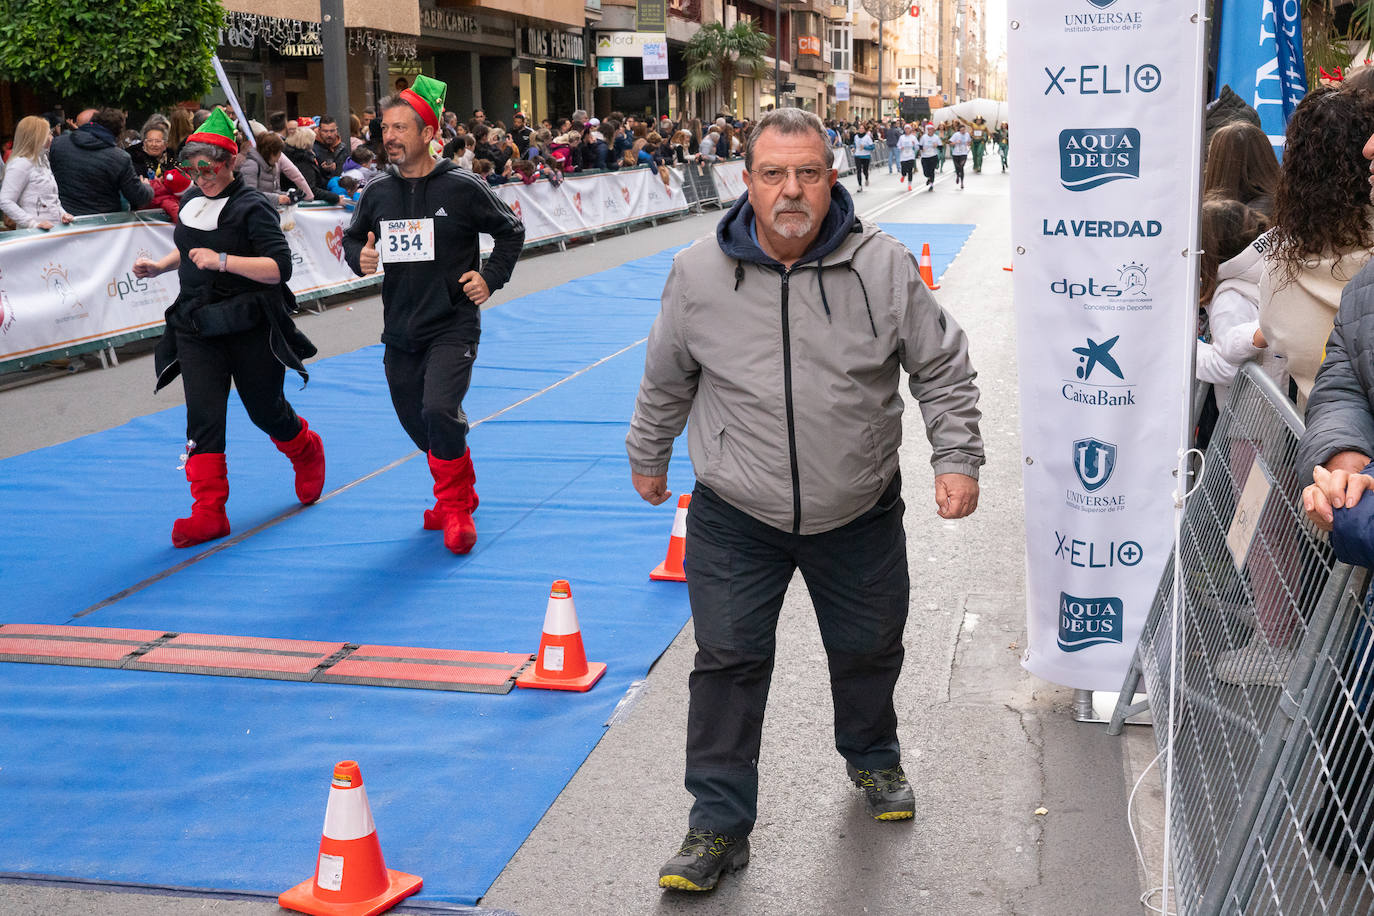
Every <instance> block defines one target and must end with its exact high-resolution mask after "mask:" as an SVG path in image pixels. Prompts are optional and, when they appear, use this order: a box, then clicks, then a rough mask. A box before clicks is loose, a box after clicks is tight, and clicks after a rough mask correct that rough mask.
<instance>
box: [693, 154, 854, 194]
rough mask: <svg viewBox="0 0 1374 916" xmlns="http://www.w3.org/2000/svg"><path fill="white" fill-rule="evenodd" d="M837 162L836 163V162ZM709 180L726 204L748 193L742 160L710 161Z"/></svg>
mask: <svg viewBox="0 0 1374 916" xmlns="http://www.w3.org/2000/svg"><path fill="white" fill-rule="evenodd" d="M837 164H838V163H837ZM711 180H712V181H714V182H715V183H716V190H718V191H720V202H721V203H723V204H728V203H729V202H730V201H732V200H736V199H738V198H741V197H743V196H744V195H745V194H748V193H749V189H748V188H747V187H745V184H744V160H743V159H727V160H723V161H721V162H713V163H711Z"/></svg>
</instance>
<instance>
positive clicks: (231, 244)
mask: <svg viewBox="0 0 1374 916" xmlns="http://www.w3.org/2000/svg"><path fill="white" fill-rule="evenodd" d="M181 156H182V161H181V164H180V168H181V170H182V171H183V172H185V173H186V174H187V175H190V176H192V177H193V178H194V180H195V187H194V188H193V189H192V190H190V191H189V192H187V194H186V196H185V197H184V198H183V199H182V204H181V214H180V221H179V222H178V224H177V227H176V229H175V231H174V232H173V234H172V239H173V241H174V242H175V243H176V248H175V249H174V250H173V251H172V252H171V253H169V254H167V255H166V256H164V257H162V258H160V259H158V260H156V261H153V260H151V259H149V258H139V259H138V260H137V261H135V262H134V266H133V272H134V276H136V277H156V276H157V275H158V274H161V273H165V272H166V271H169V270H173V269H175V270H177V277H178V279H179V280H180V284H181V291H180V293H179V294H178V295H177V298H176V301H174V302H173V303H172V304H171V306H169V307H168V309H167V314H166V318H167V328H166V331H165V332H164V333H163V336H162V340H161V342H159V344H158V347H157V353H156V355H155V358H154V364H155V365H154V368H155V370H156V371H157V388H159V389H160V388H162V387H163V386H165V385H167V384H168V383H169V382H171V381H172V379H174V378H176V376H177V374H178V373H180V375H181V381H182V386H183V388H184V390H185V393H186V440H187V442H186V465H185V467H186V480H187V481H188V482H189V483H190V485H191V496H192V498H193V499H194V500H195V504H194V505H193V506H192V507H191V515H190V516H189V517H187V518H179V519H177V520H176V523H175V524H173V525H172V544H173V545H174V546H176V547H191V546H193V545H195V544H200V543H203V542H205V541H210V540H214V539H215V538H221V537H224V536H225V535H227V534H228V533H229V517H228V515H227V514H225V511H224V504H225V502H226V501H227V500H228V498H229V478H228V469H227V465H226V463H225V458H224V452H225V445H226V440H225V418H226V413H227V410H228V406H229V385H230V382H231V381H232V382H233V385H234V387H235V388H236V389H237V390H238V393H239V398H240V400H242V401H243V407H244V409H245V410H246V411H247V412H248V418H249V419H250V420H252V421H253V424H254V425H255V426H257V427H258V428H259V429H261V430H262V431H263V432H265V433H267V434H268V435H269V436H270V437H271V438H272V442H273V444H275V445H276V446H277V449H278V450H279V451H280V452H281V453H282V454H284V455H286V456H287V457H288V458H289V459H291V466H292V468H293V469H294V471H295V477H296V481H295V482H296V497H297V498H298V499H299V500H300V501H301V502H302V503H305V504H307V505H308V504H310V503H313V502H315V501H316V500H317V499H319V498H320V493H321V492H322V491H323V488H324V445H323V443H321V441H320V437H319V435H318V434H317V433H315V432H314V431H313V430H311V429H310V427H309V426H308V425H307V424H306V422H305V419H304V418H302V417H299V416H297V415H296V412H295V411H294V410H292V409H291V405H290V404H289V403H288V402H287V400H286V396H285V395H284V394H283V393H282V383H283V381H284V380H285V377H286V370H287V369H288V368H290V369H294V370H295V371H296V372H299V373H300V375H301V377H302V378H308V374H307V373H306V371H305V366H304V364H303V363H302V360H303V359H305V358H306V357H309V356H313V355H314V354H315V348H314V346H313V345H312V344H311V343H310V341H309V340H307V339H306V338H305V335H303V334H301V333H300V332H299V331H298V330H296V327H295V325H294V324H292V322H291V318H290V314H289V308H290V306H291V305H293V304H294V301H295V300H294V298H292V297H291V292H290V290H289V289H287V286H286V281H287V280H289V279H291V249H290V247H289V246H288V245H287V243H286V237H285V236H284V235H283V234H282V230H281V222H280V220H279V218H278V216H277V211H276V208H275V206H273V202H272V201H270V200H268V198H267V197H265V196H264V195H263V194H261V193H260V192H259V191H258V190H257V189H256V188H250V187H248V186H247V185H246V184H244V182H243V180H242V179H241V178H239V177H237V176H236V175H235V174H234V167H235V166H236V165H237V164H239V162H240V161H241V157H240V155H239V147H238V145H237V144H236V143H235V142H234V128H233V125H232V124H230V123H229V119H228V118H227V117H226V116H225V115H224V112H223V111H222V110H220V109H216V110H215V112H214V113H213V114H211V116H210V118H209V120H207V121H206V122H205V123H204V124H203V125H202V126H201V128H200V129H199V130H198V131H196V132H195V133H193V134H191V136H190V137H189V138H188V139H187V142H186V145H185V146H184V147H183V148H182V151H181Z"/></svg>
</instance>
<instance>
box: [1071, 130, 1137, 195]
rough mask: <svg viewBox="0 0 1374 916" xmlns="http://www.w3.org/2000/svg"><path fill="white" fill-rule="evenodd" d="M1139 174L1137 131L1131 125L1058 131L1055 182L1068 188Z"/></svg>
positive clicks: (1086, 187) (1086, 188)
mask: <svg viewBox="0 0 1374 916" xmlns="http://www.w3.org/2000/svg"><path fill="white" fill-rule="evenodd" d="M1139 177H1140V131H1139V130H1137V129H1136V128H1134V127H1090V128H1070V129H1067V130H1061V131H1060V132H1059V183H1060V184H1061V185H1063V186H1064V188H1065V189H1067V190H1069V191H1090V190H1092V189H1093V188H1096V187H1099V186H1100V185H1104V184H1107V183H1108V182H1112V181H1121V180H1122V179H1128V178H1129V179H1137V178H1139Z"/></svg>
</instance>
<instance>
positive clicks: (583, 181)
mask: <svg viewBox="0 0 1374 916" xmlns="http://www.w3.org/2000/svg"><path fill="white" fill-rule="evenodd" d="M495 191H496V193H497V195H498V196H500V197H501V198H502V199H504V200H505V201H506V202H507V203H508V204H510V206H511V208H512V209H513V210H515V212H516V213H517V214H518V215H519V216H520V217H521V219H523V220H524V222H525V242H526V244H531V243H533V244H537V243H539V242H540V241H546V240H549V239H553V238H561V237H566V236H573V235H584V234H587V233H590V232H595V231H600V230H603V229H608V228H612V227H615V226H620V225H624V224H626V223H630V222H634V221H636V220H641V219H649V218H652V217H655V216H668V215H670V214H677V213H683V212H685V211H686V210H687V200H686V198H685V196H684V195H683V192H682V177H681V175H679V174H677V173H676V172H675V171H673V170H671V169H670V170H669V175H668V183H667V184H664V182H663V179H662V178H661V177H659V173H658V171H657V170H656V169H644V168H640V169H627V170H625V171H620V172H608V173H605V174H598V175H585V176H579V175H574V176H569V177H568V178H567V179H566V180H565V181H563V182H562V184H560V185H558V186H557V187H555V186H553V185H552V184H550V183H549V182H547V181H537V182H535V183H534V184H531V185H525V184H518V183H517V184H507V185H502V186H500V187H498V188H496V189H495ZM352 218H353V214H352V212H351V211H349V210H346V209H344V208H343V207H337V206H336V207H294V208H288V209H287V210H285V211H283V213H282V230H283V232H284V233H285V235H286V240H287V242H288V243H289V244H290V246H291V260H292V262H293V266H292V271H291V281H290V284H289V285H290V287H291V291H292V292H294V293H295V294H296V296H297V297H299V298H301V299H309V298H315V297H319V296H324V295H329V294H330V293H335V292H343V291H344V290H347V289H351V288H355V287H359V286H365V285H368V284H373V283H378V282H380V280H381V277H380V275H377V276H373V277H369V278H360V277H358V276H356V275H354V273H353V271H352V270H350V269H349V267H348V265H347V264H345V263H344V252H343V234H344V229H345V228H346V227H347V226H348V224H349V222H350V221H351V220H352ZM481 241H482V251H483V253H489V252H490V251H491V247H492V242H491V238H490V237H489V236H482V239H481ZM172 247H173V242H172V226H171V224H170V223H167V222H165V221H164V220H163V219H162V217H161V214H160V213H158V214H157V215H156V216H154V215H153V214H151V213H145V214H134V213H125V214H113V215H109V216H103V217H98V218H91V219H81V220H77V222H75V223H73V224H72V225H70V226H62V227H58V228H55V229H53V230H52V231H50V232H46V233H40V232H7V233H3V234H0V362H8V361H11V360H16V359H24V358H25V357H30V356H34V355H36V354H42V353H50V352H52V351H56V350H62V349H63V348H66V347H77V346H83V345H86V346H89V345H90V344H92V343H95V342H99V341H103V340H109V339H111V338H117V337H120V336H121V335H125V334H141V333H142V332H148V333H156V329H157V328H159V327H161V325H162V323H163V313H164V312H165V311H166V309H167V306H169V305H171V304H172V302H173V301H174V300H175V299H176V297H177V293H178V291H179V289H180V286H179V284H178V283H177V276H176V274H175V273H174V272H171V273H166V274H163V275H162V276H160V277H155V278H153V279H143V280H140V279H138V278H136V277H135V276H134V275H133V264H134V261H135V260H137V259H138V258H140V257H149V258H160V257H162V256H163V255H164V254H166V253H167V252H169V251H171V250H172Z"/></svg>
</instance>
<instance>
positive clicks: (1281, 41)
mask: <svg viewBox="0 0 1374 916" xmlns="http://www.w3.org/2000/svg"><path fill="white" fill-rule="evenodd" d="M1219 6H1220V9H1221V47H1220V49H1219V50H1218V52H1217V80H1216V88H1217V91H1218V92H1220V91H1221V87H1222V86H1230V87H1231V89H1232V91H1233V92H1235V93H1236V95H1238V96H1240V97H1241V98H1242V99H1244V100H1245V101H1247V102H1249V103H1250V104H1251V105H1253V106H1254V108H1255V110H1256V111H1258V112H1259V116H1260V127H1261V128H1263V129H1264V132H1265V133H1266V134H1268V135H1269V141H1270V142H1271V143H1273V144H1274V149H1275V151H1276V152H1278V153H1279V154H1280V155H1282V152H1283V136H1284V132H1285V131H1286V130H1287V128H1288V119H1289V118H1290V117H1292V115H1293V109H1294V108H1296V107H1297V106H1298V103H1299V102H1301V101H1302V97H1303V96H1305V95H1306V94H1307V76H1306V73H1305V71H1304V67H1303V60H1302V10H1301V6H1300V4H1299V2H1298V0H1224V2H1222V3H1220V4H1219Z"/></svg>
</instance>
